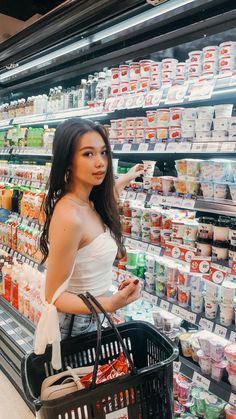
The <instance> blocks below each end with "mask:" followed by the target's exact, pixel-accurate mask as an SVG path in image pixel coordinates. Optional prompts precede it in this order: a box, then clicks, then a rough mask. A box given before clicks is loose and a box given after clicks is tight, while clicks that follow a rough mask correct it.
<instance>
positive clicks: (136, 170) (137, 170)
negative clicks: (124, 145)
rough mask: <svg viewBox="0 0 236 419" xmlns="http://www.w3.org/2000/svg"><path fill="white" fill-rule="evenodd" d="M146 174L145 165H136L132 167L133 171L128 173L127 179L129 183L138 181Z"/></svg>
mask: <svg viewBox="0 0 236 419" xmlns="http://www.w3.org/2000/svg"><path fill="white" fill-rule="evenodd" d="M143 174H144V165H143V164H141V163H140V164H135V166H133V167H131V169H130V170H129V171H128V172H127V177H128V179H129V181H132V180H134V179H136V177H139V176H141V175H143Z"/></svg>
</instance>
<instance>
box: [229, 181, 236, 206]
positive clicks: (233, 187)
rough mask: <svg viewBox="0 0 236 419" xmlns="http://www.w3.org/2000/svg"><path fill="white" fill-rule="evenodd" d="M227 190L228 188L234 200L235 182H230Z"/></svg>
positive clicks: (235, 193) (235, 199) (235, 200)
mask: <svg viewBox="0 0 236 419" xmlns="http://www.w3.org/2000/svg"><path fill="white" fill-rule="evenodd" d="M229 190H230V195H231V199H232V201H233V202H236V183H230V184H229Z"/></svg>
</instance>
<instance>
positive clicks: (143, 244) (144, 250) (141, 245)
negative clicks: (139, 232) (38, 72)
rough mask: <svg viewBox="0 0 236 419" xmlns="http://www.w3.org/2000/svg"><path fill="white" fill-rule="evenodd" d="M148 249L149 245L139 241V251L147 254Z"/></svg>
mask: <svg viewBox="0 0 236 419" xmlns="http://www.w3.org/2000/svg"><path fill="white" fill-rule="evenodd" d="M147 248H148V243H143V242H140V241H137V249H139V250H142V251H143V252H146V251H147Z"/></svg>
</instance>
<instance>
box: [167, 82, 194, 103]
mask: <svg viewBox="0 0 236 419" xmlns="http://www.w3.org/2000/svg"><path fill="white" fill-rule="evenodd" d="M188 86H189V85H188V83H184V84H176V85H174V86H171V87H170V88H169V91H168V95H167V98H166V101H165V104H166V105H168V104H173V103H182V102H183V101H184V99H185V96H186V93H187V91H188Z"/></svg>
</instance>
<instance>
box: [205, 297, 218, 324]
mask: <svg viewBox="0 0 236 419" xmlns="http://www.w3.org/2000/svg"><path fill="white" fill-rule="evenodd" d="M217 310H218V301H216V300H213V299H209V300H207V299H205V316H206V318H207V319H211V320H212V319H215V318H216V314H217Z"/></svg>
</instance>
